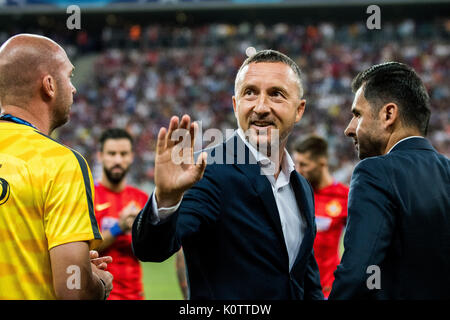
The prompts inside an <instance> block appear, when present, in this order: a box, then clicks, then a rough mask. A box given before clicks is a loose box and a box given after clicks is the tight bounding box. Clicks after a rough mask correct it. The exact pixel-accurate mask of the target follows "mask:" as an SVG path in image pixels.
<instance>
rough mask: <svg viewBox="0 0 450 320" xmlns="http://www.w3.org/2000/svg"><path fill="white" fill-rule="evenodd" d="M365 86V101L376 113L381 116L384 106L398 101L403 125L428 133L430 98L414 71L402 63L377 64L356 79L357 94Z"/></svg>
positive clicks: (353, 88)
mask: <svg viewBox="0 0 450 320" xmlns="http://www.w3.org/2000/svg"><path fill="white" fill-rule="evenodd" d="M363 85H364V98H366V100H367V101H368V102H369V103H370V106H371V107H372V111H373V112H374V113H378V112H379V111H380V108H381V107H382V106H383V105H384V104H386V103H389V102H395V103H396V104H397V105H398V106H399V110H400V118H401V119H402V123H403V124H404V125H405V126H409V127H411V126H412V127H415V128H418V129H419V130H420V132H421V134H423V135H426V134H427V131H428V123H429V120H430V114H431V111H430V97H429V96H428V93H427V90H426V89H425V86H424V85H423V83H422V80H421V79H420V78H419V76H418V75H417V73H416V72H415V71H414V69H412V68H411V67H409V66H407V65H405V64H403V63H399V62H386V63H382V64H377V65H374V66H372V67H370V68H369V69H367V70H365V71H363V72H360V73H359V74H358V75H357V76H356V77H355V78H354V79H353V82H352V90H353V92H356V91H357V90H358V89H359V88H360V87H361V86H363Z"/></svg>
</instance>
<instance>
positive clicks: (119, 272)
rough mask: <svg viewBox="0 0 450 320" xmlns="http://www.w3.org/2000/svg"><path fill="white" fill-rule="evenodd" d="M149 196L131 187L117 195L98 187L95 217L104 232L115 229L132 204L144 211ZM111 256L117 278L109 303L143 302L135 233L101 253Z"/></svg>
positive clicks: (120, 238)
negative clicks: (133, 244) (134, 244)
mask: <svg viewBox="0 0 450 320" xmlns="http://www.w3.org/2000/svg"><path fill="white" fill-rule="evenodd" d="M147 199H148V195H147V194H146V193H145V192H143V191H141V190H139V189H137V188H134V187H131V186H126V187H125V189H124V190H122V191H121V192H113V191H111V190H109V189H108V188H106V187H105V186H103V185H102V184H100V183H99V182H98V183H96V185H95V215H96V217H97V221H98V225H99V227H100V229H101V230H102V231H103V230H106V229H109V228H111V227H112V226H113V225H114V224H115V223H116V222H117V221H118V220H119V215H120V212H121V211H122V209H123V208H125V207H126V206H128V204H129V203H130V202H134V205H135V206H136V207H137V208H138V209H142V208H143V207H144V206H145V203H146V202H147ZM101 255H102V256H111V257H112V258H113V262H112V263H111V264H108V269H107V270H108V271H109V272H111V273H112V275H113V276H114V279H113V290H112V291H111V294H110V295H109V298H108V300H142V299H144V290H143V286H142V270H141V265H140V263H139V260H138V259H137V258H136V257H135V256H134V254H133V251H132V249H131V231H129V232H127V233H125V234H121V235H119V236H117V238H116V240H115V242H114V243H113V244H112V245H111V246H110V247H108V248H107V249H106V250H105V251H103V252H102V253H101Z"/></svg>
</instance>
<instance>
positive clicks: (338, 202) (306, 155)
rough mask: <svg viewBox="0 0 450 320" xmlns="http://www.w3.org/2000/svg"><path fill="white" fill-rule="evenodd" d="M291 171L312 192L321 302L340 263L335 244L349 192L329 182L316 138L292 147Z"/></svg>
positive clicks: (324, 152) (324, 147) (322, 145)
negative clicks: (305, 181)
mask: <svg viewBox="0 0 450 320" xmlns="http://www.w3.org/2000/svg"><path fill="white" fill-rule="evenodd" d="M293 158H294V163H295V168H296V170H297V171H298V173H300V174H301V175H302V176H304V177H305V178H306V179H307V180H308V181H309V183H310V184H311V186H312V187H313V190H314V202H315V214H316V225H317V235H316V239H315V240H314V254H315V257H316V260H317V264H318V265H319V272H320V284H321V285H322V291H323V295H324V297H325V298H328V295H329V294H330V291H331V286H332V284H333V281H334V275H333V273H334V271H335V270H336V267H337V266H338V264H339V261H340V253H339V244H340V239H341V237H342V233H343V230H344V228H345V224H346V221H347V198H348V191H349V188H348V187H347V186H346V185H344V184H342V183H339V182H337V181H336V180H335V179H333V177H332V175H331V173H330V170H329V167H328V143H327V141H326V140H325V139H323V138H321V137H319V136H310V137H308V138H306V139H304V140H301V141H298V142H297V143H296V144H295V147H294V154H293Z"/></svg>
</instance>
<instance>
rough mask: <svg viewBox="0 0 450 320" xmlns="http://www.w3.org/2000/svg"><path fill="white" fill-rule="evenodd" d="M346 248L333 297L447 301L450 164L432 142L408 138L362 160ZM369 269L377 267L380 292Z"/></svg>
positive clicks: (354, 181)
mask: <svg viewBox="0 0 450 320" xmlns="http://www.w3.org/2000/svg"><path fill="white" fill-rule="evenodd" d="M344 247H345V251H344V255H343V257H342V260H341V264H340V265H339V266H338V268H337V270H336V272H335V281H334V284H333V288H332V291H331V294H330V297H329V298H330V299H449V298H450V164H449V159H448V158H446V157H444V156H443V155H440V154H439V153H437V152H436V150H435V149H433V147H432V146H431V144H430V143H429V142H428V141H427V140H426V139H423V138H410V139H407V140H405V141H402V142H400V143H398V144H397V145H396V146H395V147H394V148H393V149H392V150H391V152H390V153H388V154H386V155H383V156H379V157H372V158H367V159H365V160H363V161H361V162H360V163H359V164H358V165H357V166H356V168H355V170H354V172H353V175H352V180H351V184H350V193H349V199H348V224H347V231H346V235H345V238H344ZM371 265H376V266H378V267H379V271H380V272H379V276H380V278H379V280H380V282H379V284H380V285H381V288H380V289H376V288H373V285H376V284H377V280H376V278H375V277H374V276H375V274H376V273H378V272H376V271H374V269H373V270H372V269H370V268H369V270H367V268H368V267H369V266H371ZM367 282H369V287H372V288H373V289H371V290H370V289H368V286H367Z"/></svg>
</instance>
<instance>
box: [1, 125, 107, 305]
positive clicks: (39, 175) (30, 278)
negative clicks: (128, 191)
mask: <svg viewBox="0 0 450 320" xmlns="http://www.w3.org/2000/svg"><path fill="white" fill-rule="evenodd" d="M93 197H94V184H93V179H92V175H91V172H90V170H89V166H88V164H87V162H86V160H85V159H84V158H83V157H82V156H81V155H80V154H79V153H77V152H76V151H74V150H72V149H70V148H68V147H66V146H64V145H62V144H60V143H58V142H56V141H54V140H53V139H51V138H50V137H48V136H46V135H44V134H42V133H40V132H39V131H37V130H36V129H34V128H33V127H31V126H27V125H23V124H18V123H12V122H3V121H0V299H55V298H56V296H55V291H54V287H53V279H52V271H51V264H50V254H49V250H50V249H52V248H53V247H55V246H58V245H62V244H65V243H69V242H76V241H88V242H89V243H90V247H91V248H95V247H96V246H97V245H98V244H99V242H100V241H101V239H102V238H101V235H100V232H99V229H98V225H97V221H96V219H95V214H94V208H93Z"/></svg>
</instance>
